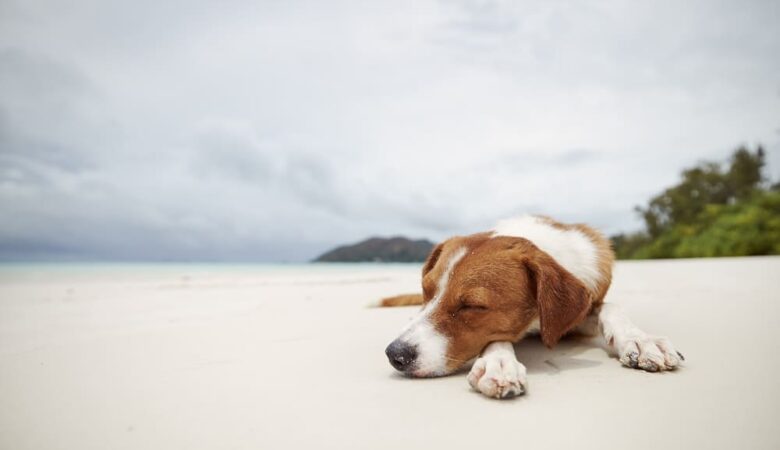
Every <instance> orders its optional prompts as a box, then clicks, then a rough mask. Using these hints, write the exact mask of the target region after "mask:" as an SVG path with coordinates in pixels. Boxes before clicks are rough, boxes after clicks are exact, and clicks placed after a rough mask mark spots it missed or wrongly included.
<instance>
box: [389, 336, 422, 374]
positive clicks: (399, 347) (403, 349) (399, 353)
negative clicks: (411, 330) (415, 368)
mask: <svg viewBox="0 0 780 450" xmlns="http://www.w3.org/2000/svg"><path fill="white" fill-rule="evenodd" d="M385 354H386V355H387V359H388V360H390V364H392V366H393V367H395V368H396V369H397V370H400V371H401V372H403V371H404V370H406V369H408V368H409V367H411V365H412V363H413V362H414V360H415V359H416V358H417V349H416V348H415V347H413V346H411V345H409V344H406V343H404V342H401V341H399V340H398V339H396V340H394V341H393V342H391V343H390V345H388V346H387V348H386V349H385Z"/></svg>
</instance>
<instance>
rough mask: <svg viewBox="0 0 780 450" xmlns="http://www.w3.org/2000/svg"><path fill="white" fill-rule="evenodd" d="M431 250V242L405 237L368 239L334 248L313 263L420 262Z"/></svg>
mask: <svg viewBox="0 0 780 450" xmlns="http://www.w3.org/2000/svg"><path fill="white" fill-rule="evenodd" d="M431 249H433V242H431V241H428V240H425V239H419V240H415V241H413V240H411V239H407V238H405V237H400V236H398V237H392V238H378V237H374V238H370V239H366V240H365V241H362V242H358V243H357V244H352V245H344V246H341V247H337V248H334V249H333V250H331V251H329V252H325V253H323V254H322V255H320V256H318V257H317V258H316V259H315V260H314V261H315V262H422V261H425V258H427V257H428V254H429V253H430V252H431Z"/></svg>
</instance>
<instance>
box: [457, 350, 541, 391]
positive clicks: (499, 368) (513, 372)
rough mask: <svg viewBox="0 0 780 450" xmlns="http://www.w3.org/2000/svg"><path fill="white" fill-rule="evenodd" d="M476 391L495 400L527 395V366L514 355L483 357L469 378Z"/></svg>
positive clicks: (477, 362)
mask: <svg viewBox="0 0 780 450" xmlns="http://www.w3.org/2000/svg"><path fill="white" fill-rule="evenodd" d="M467 379H468V380H469V384H471V387H472V388H474V390H476V391H479V392H481V393H482V394H484V395H487V396H488V397H493V398H511V397H514V396H517V395H522V394H524V393H525V391H526V389H527V386H528V381H527V379H526V375H525V366H524V365H522V364H521V363H520V362H518V361H517V360H516V359H515V357H514V354H512V355H511V356H510V355H508V354H491V355H486V356H482V357H480V358H479V359H477V361H476V362H475V363H474V365H473V366H472V367H471V372H469V375H468V377H467Z"/></svg>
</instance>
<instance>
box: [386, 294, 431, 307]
mask: <svg viewBox="0 0 780 450" xmlns="http://www.w3.org/2000/svg"><path fill="white" fill-rule="evenodd" d="M422 304H423V296H422V294H401V295H396V296H393V297H385V298H383V299H382V300H379V303H378V304H376V306H414V305H422Z"/></svg>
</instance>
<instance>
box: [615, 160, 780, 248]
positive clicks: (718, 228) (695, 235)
mask: <svg viewBox="0 0 780 450" xmlns="http://www.w3.org/2000/svg"><path fill="white" fill-rule="evenodd" d="M764 158H765V155H764V150H763V149H762V148H761V147H760V146H759V147H758V148H757V149H756V151H755V152H751V151H750V150H748V149H747V148H745V147H741V148H739V149H737V150H736V151H735V152H734V153H733V154H732V155H731V158H730V159H729V161H728V162H727V163H726V164H718V163H713V162H705V163H701V164H699V165H697V166H695V167H692V168H690V169H686V170H684V171H683V173H682V180H681V181H680V183H679V184H677V185H675V186H672V187H670V188H668V189H666V190H664V191H663V192H662V193H660V194H658V195H656V196H655V197H653V198H652V199H650V201H649V202H648V204H647V206H644V207H641V206H640V207H637V208H636V211H637V213H638V214H640V215H641V217H642V219H643V221H644V225H645V228H644V230H642V231H639V232H636V233H630V234H619V235H616V236H613V237H612V243H613V245H614V247H615V252H616V253H617V256H618V258H621V259H643V258H688V257H707V256H747V255H773V254H780V183H778V184H775V185H774V186H771V187H769V183H768V181H767V180H766V178H765V177H764V174H763V168H764V164H765V161H764Z"/></svg>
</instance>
